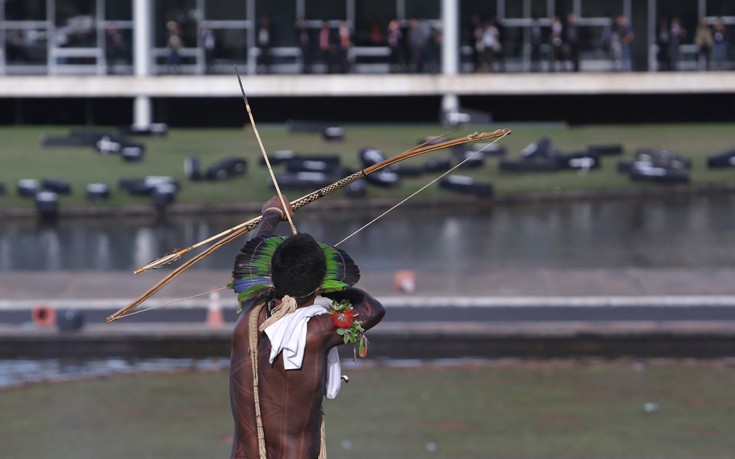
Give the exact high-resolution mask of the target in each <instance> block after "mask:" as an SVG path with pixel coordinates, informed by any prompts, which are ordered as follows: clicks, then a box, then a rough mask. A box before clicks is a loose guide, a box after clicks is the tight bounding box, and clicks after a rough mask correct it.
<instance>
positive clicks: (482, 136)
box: [107, 129, 510, 323]
mask: <svg viewBox="0 0 735 459" xmlns="http://www.w3.org/2000/svg"><path fill="white" fill-rule="evenodd" d="M508 134H510V129H498V130H496V131H493V132H482V133H474V134H470V135H467V136H465V137H459V138H456V139H452V140H446V141H444V142H440V143H437V144H434V145H427V146H423V147H419V148H412V149H410V150H408V151H405V152H403V153H401V154H398V155H396V156H393V157H391V158H388V159H386V160H384V161H381V162H379V163H377V164H373V165H372V166H368V167H366V168H365V169H362V170H360V171H357V172H355V173H353V174H351V175H348V176H347V177H344V178H343V179H340V180H337V181H336V182H334V183H332V184H331V185H327V186H325V187H324V188H321V189H319V190H316V191H314V192H311V193H309V194H307V195H305V196H302V197H301V198H299V199H297V200H295V201H291V206H292V207H293V209H294V210H296V209H299V208H301V207H304V206H305V205H307V204H310V203H312V202H314V201H316V200H317V199H319V198H322V197H324V196H326V195H328V194H330V193H332V192H334V191H336V190H338V189H340V188H343V187H345V186H347V185H349V184H350V183H352V182H354V181H356V180H359V179H361V178H364V177H365V176H367V175H369V174H372V173H373V172H376V171H379V170H381V169H384V168H386V167H388V166H390V165H393V164H396V163H398V162H400V161H403V160H406V159H409V158H413V157H415V156H419V155H423V154H425V153H429V152H432V151H437V150H442V149H445V148H451V147H454V146H457V145H462V144H465V143H469V142H479V141H482V140H490V139H495V138H500V137H503V136H506V135H508ZM261 219H262V217H261V216H258V217H255V218H252V219H250V220H248V221H246V222H243V223H241V224H239V225H237V226H234V227H232V228H230V229H228V230H226V231H223V232H222V233H220V234H219V235H217V236H213V237H212V238H209V239H207V240H206V241H202V242H201V243H199V245H201V244H204V243H206V242H209V241H211V240H213V239H216V238H218V237H221V240H220V241H218V242H216V243H214V244H213V245H211V246H209V247H208V248H207V249H205V250H203V251H202V252H200V253H198V254H197V255H195V256H193V257H192V258H190V259H189V260H188V261H186V262H185V263H183V264H182V265H180V266H179V267H177V268H176V269H174V270H173V271H171V273H170V274H169V275H167V276H166V277H164V278H163V279H161V280H160V281H158V282H157V283H156V284H155V285H153V287H151V288H149V289H148V290H147V291H146V292H145V293H143V294H142V295H141V296H139V297H138V298H137V299H136V300H135V301H133V302H132V303H130V304H129V305H127V306H125V307H124V308H122V309H120V310H119V311H117V312H115V313H114V314H112V315H110V316H109V317H108V318H107V322H108V323H111V322H114V321H115V320H117V319H120V318H121V317H124V316H125V315H126V314H127V313H128V312H130V311H132V310H133V309H135V308H136V307H138V306H139V305H141V304H142V303H143V302H144V301H146V300H147V299H148V298H150V297H151V296H153V295H154V294H156V293H157V292H158V291H159V290H161V289H162V288H163V287H164V286H166V285H167V284H168V283H169V282H171V281H172V280H174V279H175V278H176V277H177V276H178V275H179V274H181V273H182V272H184V271H186V270H187V269H189V268H190V267H191V266H193V265H194V264H196V263H197V262H198V261H199V260H202V259H203V258H205V257H207V256H208V255H209V254H211V253H212V252H214V251H216V250H218V249H220V248H221V247H222V246H224V245H226V244H228V243H229V242H231V241H233V240H235V239H237V238H238V237H240V236H242V235H243V234H245V233H247V232H248V231H251V230H253V229H255V228H257V227H258V225H259V224H260V221H261ZM195 246H198V245H196V244H195ZM195 246H191V247H189V248H187V249H183V250H180V251H177V252H175V253H172V254H171V255H167V256H165V257H163V258H161V259H159V260H157V261H155V262H153V263H150V264H149V265H147V266H144V267H143V268H140V269H139V270H137V271H136V272H141V271H144V270H145V269H150V267H155V266H160V265H162V264H165V263H170V262H171V261H174V260H176V259H178V258H180V257H181V255H182V254H184V253H186V252H189V251H190V250H192V249H193V248H195Z"/></svg>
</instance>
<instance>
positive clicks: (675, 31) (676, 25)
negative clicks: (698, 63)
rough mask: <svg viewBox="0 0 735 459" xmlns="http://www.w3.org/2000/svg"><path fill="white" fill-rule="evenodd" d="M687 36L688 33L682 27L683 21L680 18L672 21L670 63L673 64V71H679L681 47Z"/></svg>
mask: <svg viewBox="0 0 735 459" xmlns="http://www.w3.org/2000/svg"><path fill="white" fill-rule="evenodd" d="M686 35H687V31H686V30H684V28H683V27H682V26H681V20H679V18H673V19H671V27H670V28H669V62H671V70H679V60H680V57H681V53H680V51H679V46H680V45H681V44H682V42H683V41H684V38H685V37H686Z"/></svg>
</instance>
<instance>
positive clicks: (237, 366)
mask: <svg viewBox="0 0 735 459" xmlns="http://www.w3.org/2000/svg"><path fill="white" fill-rule="evenodd" d="M350 290H351V291H354V292H358V293H354V292H353V293H352V295H353V296H356V295H357V296H359V297H360V299H361V300H362V301H361V302H359V304H357V305H355V309H356V311H358V313H359V314H360V315H359V317H361V318H362V319H364V323H363V326H364V327H365V328H366V329H368V328H370V327H372V326H374V325H375V324H377V323H378V322H379V321H380V319H381V318H382V316H383V314H384V310H383V307H382V305H380V303H379V302H377V301H376V300H374V299H373V298H372V297H369V296H368V295H367V294H365V293H364V292H362V291H360V290H357V289H350ZM248 316H249V314H242V316H241V317H240V318H239V319H238V321H237V324H236V325H235V330H234V334H233V346H232V356H231V363H230V365H231V367H230V399H231V404H232V414H233V417H234V419H235V439H234V441H233V446H232V456H231V457H232V458H246V457H247V458H257V457H258V442H257V428H256V421H255V408H254V405H253V373H252V363H251V361H250V356H249V353H248V347H249V345H248V339H249V330H248ZM265 319H266V315H265V308H263V309H262V310H261V313H260V317H259V320H258V322H259V323H262V322H263V321H264V320H265ZM307 330H308V331H307V338H306V349H305V351H304V361H303V363H302V366H301V368H300V369H298V370H288V371H287V370H285V369H284V367H283V358H282V355H281V354H279V355H278V357H277V358H276V359H275V360H274V362H273V364H271V363H270V362H269V361H268V359H269V355H270V351H271V345H270V342H269V340H268V337H267V336H266V334H265V333H260V334H259V339H258V365H259V373H258V375H259V398H260V405H261V413H262V420H263V430H264V432H265V441H266V447H267V454H268V458H269V459H276V458H299V459H303V458H317V457H318V455H319V448H320V425H321V419H322V398H323V395H324V390H325V386H326V368H327V354H328V352H329V350H330V349H331V348H332V347H334V346H336V345H338V344H340V343H342V337H341V336H339V335H337V333H336V329H335V328H334V326H333V325H332V322H331V319H330V318H329V315H328V314H322V315H318V316H314V317H312V318H311V319H310V320H309V322H308V327H307Z"/></svg>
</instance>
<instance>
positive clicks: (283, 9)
mask: <svg viewBox="0 0 735 459" xmlns="http://www.w3.org/2000/svg"><path fill="white" fill-rule="evenodd" d="M255 16H256V17H257V20H258V23H259V24H261V23H263V21H265V20H266V19H267V21H268V25H269V27H270V45H271V46H294V45H296V33H295V29H294V27H295V26H296V3H295V2H274V1H272V0H256V2H255Z"/></svg>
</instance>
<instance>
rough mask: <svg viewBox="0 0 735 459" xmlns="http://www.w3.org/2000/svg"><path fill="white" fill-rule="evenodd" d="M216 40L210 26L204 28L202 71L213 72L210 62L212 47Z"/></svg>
mask: <svg viewBox="0 0 735 459" xmlns="http://www.w3.org/2000/svg"><path fill="white" fill-rule="evenodd" d="M215 45H216V41H215V38H214V32H213V31H212V29H210V28H206V29H204V32H202V46H204V72H205V73H213V67H212V64H213V62H214V48H215Z"/></svg>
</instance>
